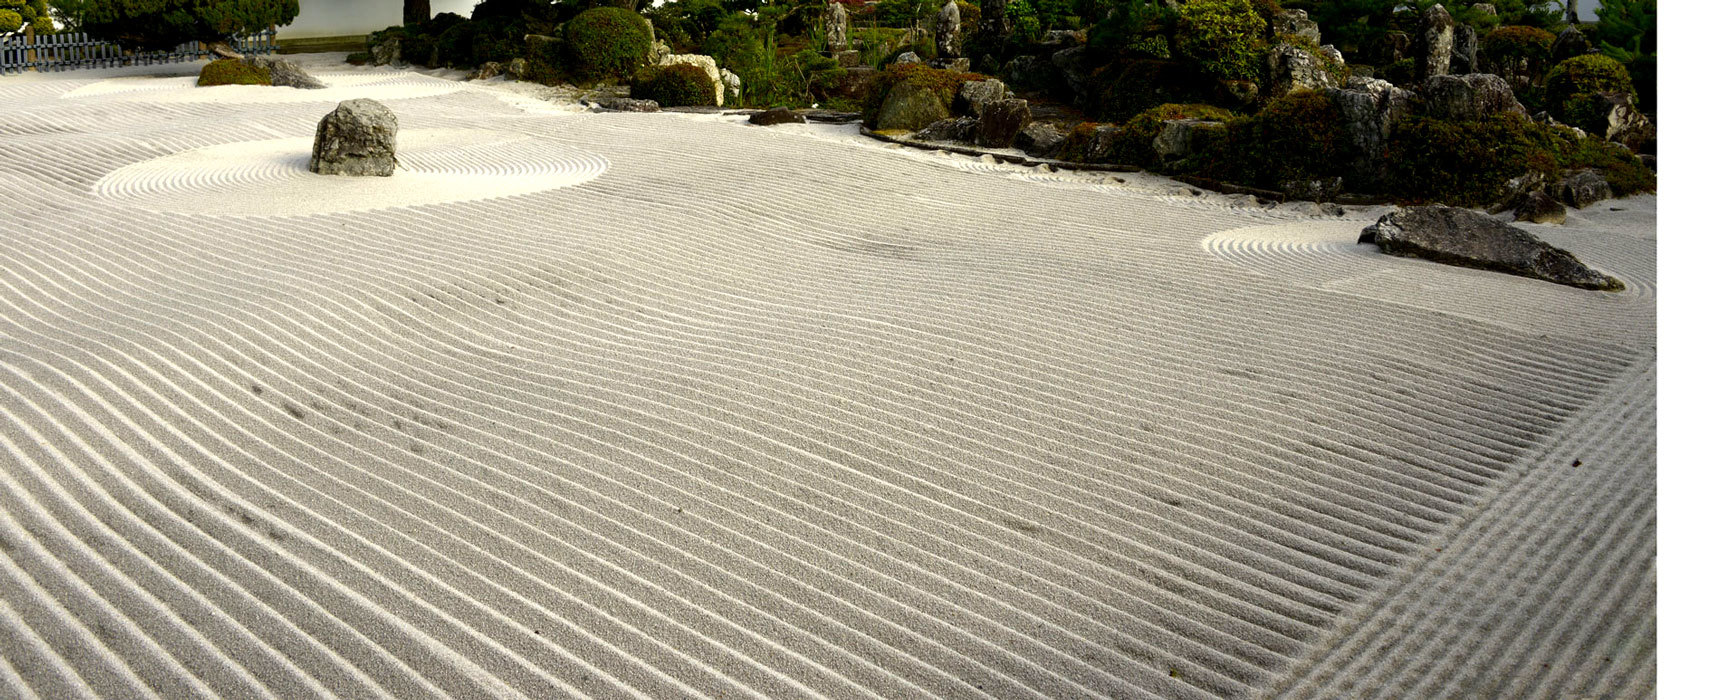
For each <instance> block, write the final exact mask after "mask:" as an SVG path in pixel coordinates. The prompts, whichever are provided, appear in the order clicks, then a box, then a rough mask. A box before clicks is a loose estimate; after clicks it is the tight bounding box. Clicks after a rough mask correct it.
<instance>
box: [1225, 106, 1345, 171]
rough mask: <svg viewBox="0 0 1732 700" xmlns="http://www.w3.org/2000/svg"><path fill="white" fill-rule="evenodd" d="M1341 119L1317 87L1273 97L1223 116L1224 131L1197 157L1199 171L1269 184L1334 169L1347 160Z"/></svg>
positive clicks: (1339, 114) (1339, 169) (1337, 169)
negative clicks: (1244, 113) (1254, 109)
mask: <svg viewBox="0 0 1732 700" xmlns="http://www.w3.org/2000/svg"><path fill="white" fill-rule="evenodd" d="M1342 123H1343V120H1342V118H1341V112H1340V110H1338V109H1336V107H1335V103H1334V102H1332V101H1330V99H1329V97H1328V96H1327V95H1325V94H1324V93H1322V92H1318V91H1312V90H1303V91H1300V92H1295V93H1293V94H1290V95H1287V96H1284V97H1279V98H1276V99H1274V100H1271V101H1270V102H1269V104H1268V105H1266V106H1264V108H1263V109H1262V111H1260V112H1258V113H1257V114H1255V115H1253V116H1250V117H1246V118H1243V119H1234V120H1232V121H1229V122H1228V123H1227V133H1226V135H1225V136H1224V137H1223V138H1222V139H1221V140H1220V141H1219V142H1217V143H1215V144H1213V146H1212V147H1211V148H1209V149H1208V151H1207V152H1206V153H1205V154H1204V155H1205V157H1204V158H1201V159H1200V170H1201V172H1200V173H1199V174H1201V175H1203V176H1205V177H1209V178H1213V179H1216V180H1223V181H1227V182H1235V183H1239V184H1244V185H1253V186H1257V187H1266V188H1271V189H1278V188H1280V187H1281V184H1282V183H1284V182H1287V181H1289V180H1316V179H1322V178H1327V177H1331V176H1334V175H1339V174H1341V173H1342V169H1343V166H1344V165H1345V164H1346V163H1347V162H1349V160H1350V158H1349V153H1348V141H1347V135H1346V133H1345V131H1344V130H1343V128H1342Z"/></svg>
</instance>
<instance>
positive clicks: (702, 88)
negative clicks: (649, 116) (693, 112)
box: [631, 64, 716, 107]
mask: <svg viewBox="0 0 1732 700" xmlns="http://www.w3.org/2000/svg"><path fill="white" fill-rule="evenodd" d="M631 96H632V98H633V99H639V100H655V101H656V102H657V103H659V104H660V105H661V106H663V107H699V106H714V105H715V104H716V84H715V82H714V81H711V80H710V74H709V73H707V72H705V71H704V69H703V68H701V67H698V66H694V65H691V64H676V65H672V66H663V67H661V68H650V69H646V70H645V71H644V72H643V73H642V74H640V76H639V79H638V80H637V82H635V83H633V84H632V86H631Z"/></svg>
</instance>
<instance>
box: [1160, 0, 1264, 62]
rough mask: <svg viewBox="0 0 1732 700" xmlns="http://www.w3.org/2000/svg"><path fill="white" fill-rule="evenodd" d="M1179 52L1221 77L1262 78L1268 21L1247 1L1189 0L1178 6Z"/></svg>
mask: <svg viewBox="0 0 1732 700" xmlns="http://www.w3.org/2000/svg"><path fill="white" fill-rule="evenodd" d="M1178 12H1179V22H1178V25H1179V31H1178V35H1177V39H1178V41H1177V46H1176V48H1177V49H1178V51H1179V55H1181V56H1184V57H1186V58H1188V59H1190V60H1192V61H1195V62H1196V64H1197V67H1198V68H1199V69H1201V70H1202V71H1203V72H1205V73H1208V74H1209V75H1211V76H1214V77H1217V78H1221V79H1224V80H1257V79H1258V78H1260V77H1262V75H1261V74H1262V70H1261V68H1262V64H1263V35H1264V34H1265V33H1267V32H1268V29H1269V22H1268V21H1267V20H1264V19H1263V17H1262V16H1261V15H1259V14H1258V13H1257V9H1256V8H1255V7H1253V6H1252V4H1251V1H1250V0H1191V1H1190V2H1187V3H1185V4H1183V5H1180V6H1179V10H1178Z"/></svg>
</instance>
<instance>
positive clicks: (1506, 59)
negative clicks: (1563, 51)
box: [1480, 25, 1558, 66]
mask: <svg viewBox="0 0 1732 700" xmlns="http://www.w3.org/2000/svg"><path fill="white" fill-rule="evenodd" d="M1557 39H1558V37H1557V35H1556V34H1553V33H1551V32H1548V31H1546V30H1544V29H1540V28H1539V27H1527V26H1520V25H1517V26H1513V27H1499V28H1497V29H1493V30H1492V31H1491V32H1490V33H1488V34H1486V35H1485V39H1484V40H1483V41H1481V42H1480V46H1481V47H1482V48H1484V49H1485V55H1486V57H1487V58H1490V59H1491V60H1492V62H1493V63H1495V64H1498V65H1514V64H1515V63H1516V62H1519V61H1521V60H1524V59H1525V60H1527V62H1528V65H1530V66H1531V65H1535V64H1536V63H1544V62H1546V61H1547V60H1548V59H1550V58H1551V55H1552V42H1554V41H1557Z"/></svg>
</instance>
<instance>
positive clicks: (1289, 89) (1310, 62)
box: [1264, 44, 1335, 97]
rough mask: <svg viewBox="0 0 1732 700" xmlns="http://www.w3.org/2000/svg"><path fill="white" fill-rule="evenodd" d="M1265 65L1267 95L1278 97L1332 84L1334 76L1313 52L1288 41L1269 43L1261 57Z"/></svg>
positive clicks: (1320, 88) (1319, 88)
mask: <svg viewBox="0 0 1732 700" xmlns="http://www.w3.org/2000/svg"><path fill="white" fill-rule="evenodd" d="M1264 60H1265V61H1266V62H1267V63H1268V68H1269V73H1268V75H1269V96H1270V97H1281V96H1283V95H1287V94H1290V93H1294V92H1298V91H1300V90H1322V89H1323V88H1327V87H1332V86H1334V84H1335V79H1334V78H1332V77H1331V76H1330V74H1329V71H1328V70H1326V67H1325V66H1324V65H1323V61H1324V60H1327V59H1319V58H1318V57H1317V55H1316V54H1314V53H1312V52H1310V51H1307V50H1305V49H1304V48H1301V47H1298V46H1294V45H1292V44H1276V45H1275V46H1273V47H1270V49H1269V54H1268V56H1267V57H1266V58H1265V59H1264Z"/></svg>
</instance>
